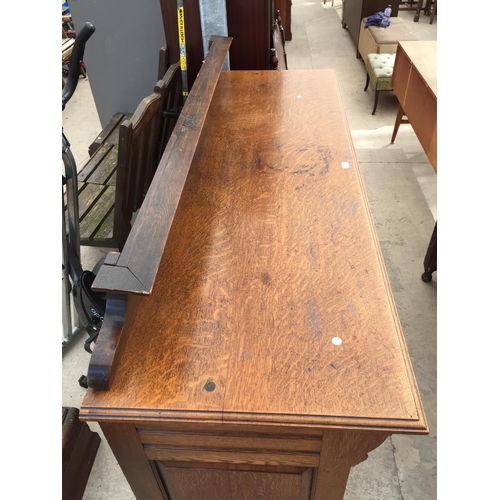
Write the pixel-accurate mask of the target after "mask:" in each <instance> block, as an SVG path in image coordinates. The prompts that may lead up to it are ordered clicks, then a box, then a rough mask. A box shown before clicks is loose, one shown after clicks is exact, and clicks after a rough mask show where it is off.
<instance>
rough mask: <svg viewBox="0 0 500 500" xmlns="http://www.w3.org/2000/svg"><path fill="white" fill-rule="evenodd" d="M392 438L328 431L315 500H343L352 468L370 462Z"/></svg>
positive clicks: (315, 486) (322, 449) (324, 436)
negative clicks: (370, 455)
mask: <svg viewBox="0 0 500 500" xmlns="http://www.w3.org/2000/svg"><path fill="white" fill-rule="evenodd" d="M388 436H389V434H385V433H375V432H374V433H370V432H355V431H353V432H348V431H336V430H332V431H325V432H324V434H323V442H322V447H321V455H320V463H319V468H318V471H317V476H316V482H315V485H314V491H313V494H312V496H311V498H313V499H315V500H316V499H317V500H319V499H323V498H328V500H342V499H343V498H344V492H345V489H346V486H347V480H348V477H349V472H350V470H351V468H352V467H354V466H355V465H357V464H359V463H361V462H363V461H364V460H366V459H367V458H368V453H369V452H370V451H372V450H374V449H375V448H377V447H379V446H380V445H381V444H382V443H383V442H384V441H385V440H386V439H387V437H388Z"/></svg>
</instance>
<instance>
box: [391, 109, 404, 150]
mask: <svg viewBox="0 0 500 500" xmlns="http://www.w3.org/2000/svg"><path fill="white" fill-rule="evenodd" d="M404 114H405V112H404V111H403V107H402V106H401V104H400V105H399V108H398V114H397V115H396V122H395V123H394V130H393V131H392V137H391V144H394V141H395V140H396V135H397V133H398V130H399V126H400V125H401V122H402V121H403V115H404Z"/></svg>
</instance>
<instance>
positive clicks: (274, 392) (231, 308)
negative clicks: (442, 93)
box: [80, 58, 428, 500]
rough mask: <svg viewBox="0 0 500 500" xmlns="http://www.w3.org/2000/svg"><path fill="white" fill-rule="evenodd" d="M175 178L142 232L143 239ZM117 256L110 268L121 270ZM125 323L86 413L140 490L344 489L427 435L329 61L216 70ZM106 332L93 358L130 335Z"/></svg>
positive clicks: (180, 495) (271, 498)
mask: <svg viewBox="0 0 500 500" xmlns="http://www.w3.org/2000/svg"><path fill="white" fill-rule="evenodd" d="M203 70H206V74H207V75H209V74H210V67H209V61H208V58H207V62H206V63H205V65H204V67H203ZM200 75H201V73H200ZM212 80H213V77H212ZM204 83H205V82H201V81H200V88H201V87H204ZM193 95H194V93H192V94H191V95H190V98H191V97H193ZM190 98H188V101H187V102H186V105H185V111H186V108H190V103H191V104H192V105H193V106H195V108H196V107H197V106H198V103H199V102H200V103H201V102H205V101H207V99H204V100H196V96H195V100H190ZM200 105H201V104H200ZM206 106H208V103H206ZM186 112H187V111H186ZM183 113H184V112H183ZM186 120H187V121H186V122H185V123H186V124H187V125H189V127H191V128H193V127H194V126H195V124H196V123H197V120H198V118H196V119H194V118H192V117H188V119H186ZM176 127H178V128H176V130H175V131H174V133H173V135H172V137H174V138H175V137H176V136H177V135H180V133H181V129H182V131H184V130H185V133H189V127H184V126H183V124H182V123H178V124H177V126H176ZM179 140H180V139H179ZM175 154H176V153H175V152H172V153H171V156H174V155H175ZM166 156H167V155H164V158H163V159H162V162H165V169H166V165H168V164H169V162H170V159H168V158H167V157H166ZM178 163H179V162H175V166H174V170H175V171H176V172H177V171H179V170H181V166H180V165H179V164H178ZM165 171H166V170H165ZM169 171H170V170H169ZM164 175H165V174H164V170H163V164H160V166H159V167H158V174H157V176H156V177H155V179H156V180H157V182H161V180H162V179H163V178H164V177H163V176H164ZM165 179H166V178H165ZM170 184H171V183H169V182H167V180H165V186H170ZM165 189H166V187H165V188H162V189H160V188H159V187H156V188H154V191H153V192H152V193H153V194H152V195H151V196H152V198H150V194H149V193H148V199H147V200H146V203H145V204H144V205H143V208H142V209H141V211H142V213H141V214H140V216H139V217H140V218H139V219H138V222H137V224H138V226H137V230H136V232H135V233H134V234H131V237H132V238H135V240H134V241H140V242H144V244H145V245H147V246H148V249H149V247H151V246H152V245H153V244H154V241H153V239H154V235H156V237H157V235H158V232H159V228H158V227H157V226H158V225H159V224H160V223H161V221H163V220H164V215H163V212H166V211H167V208H165V207H167V205H168V201H167V202H165V203H163V201H162V199H163V198H162V197H163V196H164V195H165ZM170 198H171V196H169V197H168V199H169V200H170ZM150 205H151V206H155V207H156V210H154V211H151V214H150V217H149V218H148V215H147V214H149V208H148V207H149V206H150ZM144 207H146V208H144ZM146 233H147V234H148V235H149V236H147V235H146ZM132 248H134V247H133V246H130V247H129V246H128V245H126V246H125V249H124V251H123V254H124V253H128V254H130V251H131V250H130V249H132ZM148 249H144V250H143V251H141V252H138V253H137V254H134V255H132V256H131V255H129V257H130V258H131V259H133V260H141V258H142V259H143V258H144V257H143V255H144V254H145V253H147V252H148V251H149V250H148ZM122 258H125V259H126V257H123V256H122ZM151 260H152V259H151V258H150V257H148V259H147V262H142V263H141V266H143V267H145V266H147V264H148V263H149V261H151ZM107 267H112V266H107V265H104V266H103V268H102V269H103V271H100V272H99V275H98V277H97V280H98V279H99V276H100V275H101V274H104V276H103V279H109V277H110V276H112V272H113V270H115V271H116V272H117V274H116V276H117V280H120V279H122V276H123V272H124V271H126V269H125V268H124V267H120V268H118V269H113V268H111V269H106V268H107ZM151 274H154V273H152V272H150V273H149V274H148V275H151ZM134 278H141V282H142V283H144V281H145V279H144V278H142V276H140V275H139V273H135V274H134ZM101 283H102V280H101ZM107 289H108V290H109V289H113V290H115V291H116V286H115V285H113V286H111V285H108V288H107ZM146 293H148V294H147V295H146ZM107 321H108V320H107V319H106V318H105V323H106V322H107ZM116 325H117V322H116V321H114V322H113V328H117V326H116ZM122 335H123V336H124V337H125V338H126V343H125V344H123V343H120V344H119V349H120V350H121V355H120V359H119V363H118V365H117V367H116V371H115V374H114V379H113V382H112V385H111V387H110V388H109V390H107V391H99V390H95V389H89V390H88V392H87V394H86V395H85V399H84V401H83V403H82V406H81V410H80V414H81V418H83V419H85V420H89V421H97V422H99V424H100V426H101V428H102V430H103V432H104V434H105V436H106V438H107V440H108V443H109V444H110V446H111V449H112V450H113V452H114V454H115V456H116V458H117V460H118V462H119V464H120V466H121V468H122V470H123V472H124V474H125V476H126V478H127V480H128V482H129V483H130V486H131V487H132V490H133V491H134V493H135V495H136V497H137V498H138V499H139V500H141V499H143V500H155V499H164V498H170V499H171V500H193V499H198V498H200V499H201V498H202V499H203V500H225V499H228V500H229V499H235V498H238V499H245V500H295V499H296V500H341V499H342V498H343V495H344V490H345V488H346V485H347V480H348V476H349V471H350V469H351V468H352V467H353V466H354V465H356V464H358V463H360V462H362V461H363V460H365V459H366V458H367V453H368V452H369V451H371V450H373V449H374V448H376V447H377V446H379V445H380V444H381V443H382V442H383V441H384V440H385V439H386V438H387V437H388V436H389V435H391V434H392V433H407V434H427V433H428V428H427V423H426V418H425V415H424V410H423V408H422V403H421V400H420V395H419V392H418V388H417V385H416V381H415V378H414V375H413V371H412V367H411V362H410V357H409V354H408V352H407V349H406V345H405V340H404V336H403V332H402V329H401V325H400V323H399V320H398V314H397V310H396V307H395V304H394V300H393V297H392V293H391V289H390V286H389V280H388V278H387V274H386V271H385V268H384V263H383V259H382V254H381V251H380V247H379V244H378V240H377V237H376V232H375V228H374V224H373V221H372V219H371V215H370V208H369V206H368V202H367V198H366V194H365V191H364V187H363V184H362V179H361V174H360V171H359V167H358V164H357V160H356V155H355V152H354V148H353V144H352V140H351V136H350V131H349V128H348V124H347V119H346V115H345V112H344V109H343V106H342V101H341V97H340V90H339V86H338V82H337V79H336V77H335V73H334V71H333V70H331V69H330V70H328V69H325V70H309V71H308V70H305V71H223V72H221V74H220V76H219V77H218V81H217V86H216V88H215V92H214V94H213V98H212V99H211V102H210V107H209V108H208V113H207V115H206V119H205V122H204V125H203V128H202V130H201V135H200V137H199V141H198V143H197V146H196V151H195V153H194V156H193V159H192V163H191V165H190V169H189V173H188V175H187V178H186V181H185V184H184V186H183V189H182V196H181V197H180V200H179V203H178V205H177V209H176V211H175V216H174V217H173V221H172V226H171V228H170V231H169V233H168V239H167V240H166V244H165V246H164V247H162V254H161V261H160V263H159V267H158V270H157V273H156V278H155V280H154V288H149V292H144V291H140V290H139V292H138V293H135V294H133V295H130V296H129V297H128V306H127V315H126V320H125V324H124V326H123V333H122ZM101 341H103V342H104V341H105V339H104V338H101V334H100V336H99V339H98V342H97V344H96V346H95V349H94V353H93V354H92V360H94V358H95V356H98V355H99V351H100V350H101V349H103V348H104V351H105V350H106V348H107V347H108V348H109V349H117V347H116V343H110V344H109V345H108V346H106V345H102V344H101ZM123 345H124V347H123ZM101 367H102V364H99V365H98V368H99V369H100V368H101Z"/></svg>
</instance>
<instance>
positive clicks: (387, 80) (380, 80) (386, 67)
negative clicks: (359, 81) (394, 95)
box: [364, 54, 396, 115]
mask: <svg viewBox="0 0 500 500" xmlns="http://www.w3.org/2000/svg"><path fill="white" fill-rule="evenodd" d="M395 57H396V54H368V56H367V57H366V85H365V88H364V90H365V91H366V89H367V88H368V85H369V83H370V82H371V87H372V90H373V91H374V92H375V101H374V104H373V111H372V115H374V114H375V111H377V104H378V96H379V93H380V91H381V90H392V86H391V79H392V71H393V68H394V58H395Z"/></svg>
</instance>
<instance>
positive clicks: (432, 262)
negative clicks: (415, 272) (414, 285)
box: [422, 222, 437, 283]
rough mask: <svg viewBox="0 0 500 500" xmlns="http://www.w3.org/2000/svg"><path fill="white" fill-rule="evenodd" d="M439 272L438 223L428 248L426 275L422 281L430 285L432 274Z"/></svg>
mask: <svg viewBox="0 0 500 500" xmlns="http://www.w3.org/2000/svg"><path fill="white" fill-rule="evenodd" d="M436 270H437V222H436V224H435V225H434V231H433V232H432V236H431V241H430V242H429V246H428V247H427V253H426V254H425V259H424V273H423V274H422V281H425V282H426V283H429V282H430V281H432V273H433V272H434V271H436Z"/></svg>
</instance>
